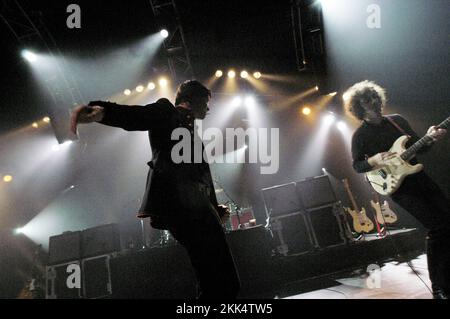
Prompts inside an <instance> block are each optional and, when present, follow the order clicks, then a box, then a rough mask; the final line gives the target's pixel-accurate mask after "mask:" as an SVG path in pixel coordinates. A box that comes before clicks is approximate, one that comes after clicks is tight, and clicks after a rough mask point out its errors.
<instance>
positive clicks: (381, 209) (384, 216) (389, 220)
mask: <svg viewBox="0 0 450 319" xmlns="http://www.w3.org/2000/svg"><path fill="white" fill-rule="evenodd" d="M375 194H376V201H373V200H372V201H370V204H371V205H372V208H373V209H374V210H375V212H376V218H377V221H378V223H379V224H380V225H386V224H393V223H395V222H397V220H398V217H397V215H396V214H395V213H394V212H393V211H392V209H391V207H390V206H389V203H388V202H387V201H384V203H383V204H381V201H380V197H379V196H378V193H375Z"/></svg>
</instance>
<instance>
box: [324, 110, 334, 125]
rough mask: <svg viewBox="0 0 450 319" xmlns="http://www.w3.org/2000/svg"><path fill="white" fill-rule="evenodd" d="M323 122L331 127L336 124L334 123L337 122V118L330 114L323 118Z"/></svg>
mask: <svg viewBox="0 0 450 319" xmlns="http://www.w3.org/2000/svg"><path fill="white" fill-rule="evenodd" d="M323 120H324V122H325V123H326V124H327V125H331V124H333V123H334V121H336V117H335V116H334V114H333V113H330V114H328V115H327V116H325V117H324V118H323Z"/></svg>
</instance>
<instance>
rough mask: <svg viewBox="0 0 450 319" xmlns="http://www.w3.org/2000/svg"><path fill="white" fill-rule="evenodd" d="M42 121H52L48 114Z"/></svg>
mask: <svg viewBox="0 0 450 319" xmlns="http://www.w3.org/2000/svg"><path fill="white" fill-rule="evenodd" d="M42 121H44V123H47V124H48V123H50V121H51V120H50V118H49V117H48V116H46V117H44V118H43V119H42Z"/></svg>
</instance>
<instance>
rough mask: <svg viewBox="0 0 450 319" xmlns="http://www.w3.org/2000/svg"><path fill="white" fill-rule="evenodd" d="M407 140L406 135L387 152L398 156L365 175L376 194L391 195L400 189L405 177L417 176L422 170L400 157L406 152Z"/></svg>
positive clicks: (421, 166)
mask: <svg viewBox="0 0 450 319" xmlns="http://www.w3.org/2000/svg"><path fill="white" fill-rule="evenodd" d="M409 139H410V138H409V136H406V135H405V136H402V137H400V138H399V139H398V140H397V141H396V142H395V143H394V145H393V146H392V148H391V149H390V151H389V152H391V153H397V154H398V156H396V157H395V158H393V159H392V160H389V162H388V165H385V166H382V167H378V168H377V169H375V170H373V171H371V172H369V173H367V174H366V176H367V180H368V181H369V182H370V184H371V185H372V187H373V188H374V189H375V191H376V192H377V193H379V194H381V195H391V194H393V193H395V192H396V191H397V190H398V189H399V188H400V186H401V184H402V182H403V180H404V179H405V178H406V177H407V176H409V175H413V174H417V173H419V172H420V171H422V170H423V165H422V164H417V165H411V164H409V163H408V162H407V161H405V160H403V159H402V158H401V157H400V155H401V154H403V153H404V152H405V151H406V143H408V141H409Z"/></svg>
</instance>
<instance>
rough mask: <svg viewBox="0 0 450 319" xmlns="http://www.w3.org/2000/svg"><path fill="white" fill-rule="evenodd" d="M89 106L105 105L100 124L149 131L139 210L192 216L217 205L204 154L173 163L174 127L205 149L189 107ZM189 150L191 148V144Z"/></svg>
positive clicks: (161, 103)
mask: <svg viewBox="0 0 450 319" xmlns="http://www.w3.org/2000/svg"><path fill="white" fill-rule="evenodd" d="M89 105H91V106H92V105H99V106H102V107H104V108H105V116H104V118H103V120H102V121H100V123H101V124H104V125H108V126H113V127H119V128H122V129H125V130H127V131H147V132H148V135H149V140H150V145H151V148H152V153H153V159H152V160H151V161H150V162H149V163H148V165H149V167H150V171H149V174H148V178H147V187H146V191H145V195H144V199H143V202H142V207H141V209H140V213H144V214H147V215H150V216H158V217H164V216H165V217H169V216H171V215H179V214H188V213H187V212H189V214H191V215H192V214H196V213H201V212H202V211H205V210H208V209H209V208H210V207H214V208H216V207H217V205H218V203H217V198H216V194H215V191H214V184H213V180H212V176H211V171H210V168H209V164H208V163H207V162H206V161H205V160H204V159H203V157H202V159H201V161H199V163H194V162H192V161H191V162H190V163H184V162H183V163H175V162H174V161H173V160H172V150H173V147H174V146H175V145H177V144H178V143H180V141H179V140H172V133H173V131H174V130H175V129H178V128H186V129H187V130H188V131H189V132H190V135H191V137H193V138H191V142H192V143H194V141H195V140H197V141H199V143H200V144H199V145H200V147H201V149H200V150H203V149H204V146H203V143H201V140H200V137H198V135H197V132H196V129H195V122H194V121H195V118H194V116H193V114H192V112H191V111H190V110H187V109H184V108H181V107H175V106H174V105H173V104H172V103H170V101H169V100H167V99H161V100H159V101H157V102H156V103H154V104H150V105H146V106H140V105H134V106H128V105H119V104H116V103H110V102H104V101H95V102H91V103H90V104H89ZM191 150H192V151H193V150H194V145H193V144H192V147H191Z"/></svg>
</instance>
